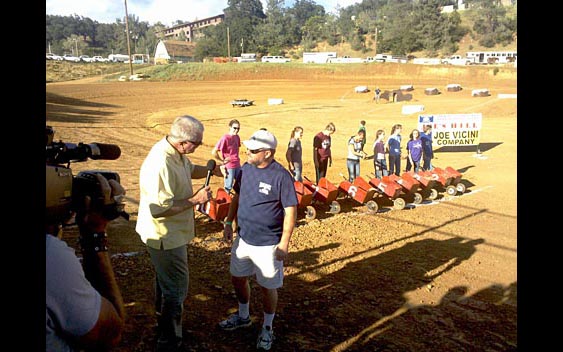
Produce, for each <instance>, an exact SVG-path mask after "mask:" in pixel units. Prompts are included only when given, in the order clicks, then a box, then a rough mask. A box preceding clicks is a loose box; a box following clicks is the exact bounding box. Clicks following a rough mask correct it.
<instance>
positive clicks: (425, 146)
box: [420, 132, 434, 158]
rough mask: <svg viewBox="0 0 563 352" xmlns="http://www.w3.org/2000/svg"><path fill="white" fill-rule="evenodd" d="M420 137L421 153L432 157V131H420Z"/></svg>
mask: <svg viewBox="0 0 563 352" xmlns="http://www.w3.org/2000/svg"><path fill="white" fill-rule="evenodd" d="M420 139H421V140H422V153H423V155H424V156H425V157H426V158H432V157H433V156H434V154H433V153H434V152H433V151H432V132H430V133H429V134H426V133H424V132H422V133H420Z"/></svg>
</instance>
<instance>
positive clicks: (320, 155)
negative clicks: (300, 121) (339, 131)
mask: <svg viewBox="0 0 563 352" xmlns="http://www.w3.org/2000/svg"><path fill="white" fill-rule="evenodd" d="M334 132H336V126H335V125H334V123H332V122H330V123H329V124H328V125H326V127H325V129H324V130H322V131H321V132H319V133H317V134H316V135H315V137H314V138H313V162H314V163H315V173H316V180H317V182H316V183H317V184H318V183H319V180H320V179H321V178H322V177H326V172H327V169H328V167H330V166H332V153H331V150H330V145H331V141H332V140H331V137H330V136H331V135H332V134H333V133H334Z"/></svg>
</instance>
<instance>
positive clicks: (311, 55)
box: [303, 51, 338, 64]
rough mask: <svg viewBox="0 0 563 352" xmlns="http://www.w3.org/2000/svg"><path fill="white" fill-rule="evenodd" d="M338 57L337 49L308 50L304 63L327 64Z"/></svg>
mask: <svg viewBox="0 0 563 352" xmlns="http://www.w3.org/2000/svg"><path fill="white" fill-rule="evenodd" d="M337 57H338V55H337V54H336V51H321V52H306V53H303V63H305V64H310V63H313V64H326V63H328V62H330V60H332V59H336V58H337Z"/></svg>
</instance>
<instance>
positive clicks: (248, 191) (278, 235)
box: [219, 130, 298, 350]
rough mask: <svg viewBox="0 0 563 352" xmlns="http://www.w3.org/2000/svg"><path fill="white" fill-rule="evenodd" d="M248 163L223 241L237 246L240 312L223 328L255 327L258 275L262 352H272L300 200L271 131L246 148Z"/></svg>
mask: <svg viewBox="0 0 563 352" xmlns="http://www.w3.org/2000/svg"><path fill="white" fill-rule="evenodd" d="M243 144H244V146H245V147H246V148H247V152H246V155H247V157H248V161H247V162H246V163H244V165H243V166H242V171H241V173H240V174H239V176H238V177H237V179H236V181H235V184H234V191H235V195H234V196H233V199H232V202H231V205H230V206H229V213H228V214H227V218H226V220H225V228H224V230H223V237H224V239H225V240H226V241H227V242H229V243H230V242H232V241H233V224H232V222H233V221H234V220H235V218H236V220H237V221H236V223H237V228H236V229H235V230H234V232H236V233H237V236H236V239H235V240H234V242H233V243H232V248H231V261H230V270H229V271H230V273H231V280H232V283H233V286H234V288H235V294H236V297H237V301H238V312H236V313H234V314H232V315H230V316H229V317H228V318H227V319H226V320H223V321H221V322H220V323H219V328H221V329H223V330H234V329H237V328H240V327H247V326H250V325H251V324H252V320H251V319H250V309H249V304H250V285H249V277H250V276H253V275H256V282H257V283H258V285H260V289H261V291H262V301H263V304H262V306H263V310H264V312H263V317H264V318H263V322H262V328H261V331H260V334H259V335H258V340H257V342H256V348H258V349H264V350H269V349H270V348H271V346H272V342H273V340H274V333H273V320H274V316H275V313H276V308H277V304H278V288H280V287H282V285H283V261H284V260H285V259H287V256H288V252H289V241H290V239H291V235H292V234H293V229H294V227H295V221H296V216H297V203H298V201H297V195H296V193H295V187H294V185H293V179H292V178H291V175H290V174H289V173H288V172H287V170H286V169H285V168H284V167H283V166H282V165H281V164H280V163H278V162H277V161H276V160H275V159H274V156H275V153H276V147H277V144H278V142H277V140H276V137H275V136H274V135H273V134H272V133H271V132H269V131H263V130H259V131H256V132H255V133H254V134H253V135H252V137H250V139H249V140H246V141H244V142H243Z"/></svg>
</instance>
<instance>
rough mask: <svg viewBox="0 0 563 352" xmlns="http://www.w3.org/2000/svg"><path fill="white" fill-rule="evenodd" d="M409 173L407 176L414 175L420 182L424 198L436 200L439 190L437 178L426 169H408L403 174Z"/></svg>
mask: <svg viewBox="0 0 563 352" xmlns="http://www.w3.org/2000/svg"><path fill="white" fill-rule="evenodd" d="M405 174H407V175H408V176H407V177H412V178H414V179H415V180H417V181H418V182H419V183H420V194H422V197H423V198H424V199H428V200H434V199H436V198H437V197H438V191H437V190H436V180H434V178H432V175H430V174H429V173H428V172H426V171H422V170H421V171H418V172H414V171H407V172H405V173H404V174H403V175H405Z"/></svg>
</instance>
